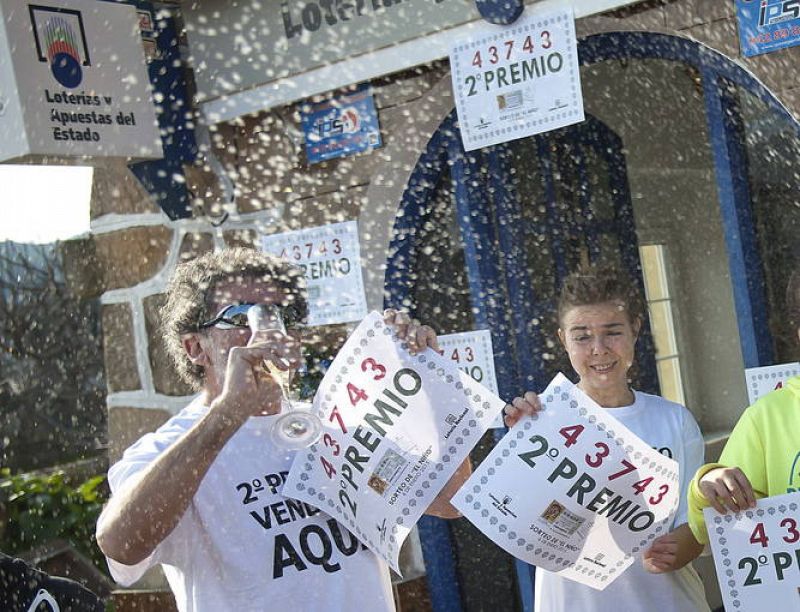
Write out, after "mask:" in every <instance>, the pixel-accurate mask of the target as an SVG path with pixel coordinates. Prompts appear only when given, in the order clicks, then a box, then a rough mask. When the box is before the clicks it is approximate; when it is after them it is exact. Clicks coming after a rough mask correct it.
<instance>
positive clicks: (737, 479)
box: [697, 467, 756, 514]
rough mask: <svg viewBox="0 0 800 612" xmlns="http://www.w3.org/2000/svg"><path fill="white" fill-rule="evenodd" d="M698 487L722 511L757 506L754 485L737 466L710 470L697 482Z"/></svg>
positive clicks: (724, 512)
mask: <svg viewBox="0 0 800 612" xmlns="http://www.w3.org/2000/svg"><path fill="white" fill-rule="evenodd" d="M697 488H699V489H700V492H701V493H702V494H703V496H704V497H705V498H706V499H707V500H708V502H709V503H710V504H711V505H712V506H713V507H714V509H715V510H716V511H717V512H719V513H721V514H727V512H728V510H733V511H734V512H740V511H742V510H746V509H747V508H755V507H756V494H755V492H754V491H753V485H751V484H750V480H749V479H748V478H747V476H745V474H744V472H742V470H740V469H739V468H737V467H719V468H714V469H713V470H709V471H708V472H706V473H705V474H703V477H702V478H700V480H699V481H698V483H697Z"/></svg>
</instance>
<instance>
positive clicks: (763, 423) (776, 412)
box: [688, 270, 800, 543]
mask: <svg viewBox="0 0 800 612" xmlns="http://www.w3.org/2000/svg"><path fill="white" fill-rule="evenodd" d="M786 297H787V305H788V309H789V314H790V317H791V319H792V324H793V328H794V329H795V330H797V334H798V338H800V270H797V271H795V272H794V274H793V275H792V277H791V279H790V280H789V285H788V287H787V290H786ZM797 492H800V376H797V377H794V378H791V379H790V380H789V381H788V382H787V383H786V385H784V386H783V388H781V389H777V390H776V391H773V392H771V393H768V394H767V395H765V396H764V397H762V398H761V399H759V400H758V401H757V402H756V403H755V404H753V405H752V406H750V407H749V408H747V410H745V412H744V414H743V415H742V417H741V418H740V419H739V422H738V423H737V424H736V427H735V428H734V429H733V432H732V433H731V436H730V438H729V439H728V442H727V443H726V444H725V448H724V449H723V451H722V455H721V456H720V458H719V463H709V464H706V465H704V466H703V467H701V468H700V469H699V470H698V471H697V474H696V475H695V477H694V480H692V482H691V484H690V485H689V492H688V502H689V527H690V528H691V530H692V533H693V534H694V536H695V538H697V540H698V541H699V542H701V543H707V542H708V533H707V532H706V525H705V520H704V518H703V508H706V507H708V506H713V507H714V508H715V509H716V510H717V511H718V512H721V513H723V514H725V513H727V512H728V511H729V510H732V511H734V512H739V511H740V510H744V509H746V508H752V507H754V506H755V503H756V499H758V498H762V497H772V496H775V495H783V494H785V493H797Z"/></svg>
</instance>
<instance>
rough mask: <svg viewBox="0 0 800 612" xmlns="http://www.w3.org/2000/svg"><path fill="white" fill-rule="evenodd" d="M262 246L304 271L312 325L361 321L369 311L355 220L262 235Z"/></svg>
mask: <svg viewBox="0 0 800 612" xmlns="http://www.w3.org/2000/svg"><path fill="white" fill-rule="evenodd" d="M261 247H262V249H263V250H264V251H266V252H267V253H271V254H273V255H277V256H278V257H282V258H284V259H286V260H287V261H289V262H291V263H293V264H295V265H296V266H298V267H299V268H300V269H302V270H303V274H304V275H305V277H306V285H307V287H308V324H309V325H311V326H314V325H329V324H333V323H346V322H348V321H358V320H360V319H361V318H363V317H364V315H366V314H367V299H366V296H365V294H364V279H363V277H362V275H361V245H360V243H359V241H358V224H357V223H356V222H355V221H343V222H342V223H332V224H330V225H323V226H320V227H310V228H306V229H302V230H297V231H293V232H285V233H282V234H270V235H267V236H262V237H261Z"/></svg>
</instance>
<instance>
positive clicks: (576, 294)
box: [505, 268, 709, 612]
mask: <svg viewBox="0 0 800 612" xmlns="http://www.w3.org/2000/svg"><path fill="white" fill-rule="evenodd" d="M642 317H643V306H642V299H641V296H640V295H639V294H638V292H637V291H636V290H635V289H634V287H633V284H632V283H631V282H630V280H629V279H628V278H626V277H625V276H623V275H621V274H620V273H618V272H617V271H615V270H613V269H610V268H588V269H585V270H583V271H580V272H577V273H574V274H572V275H570V276H569V277H567V279H566V280H565V282H564V285H563V287H562V289H561V295H560V297H559V304H558V323H559V330H558V339H559V340H560V342H561V345H562V346H563V347H564V349H565V350H566V352H567V355H568V356H569V360H570V363H571V364H572V367H573V368H574V370H575V372H576V373H577V374H578V377H579V379H580V380H579V382H578V387H579V388H580V389H581V390H582V391H583V392H584V393H586V394H587V395H588V396H589V397H591V398H592V399H593V400H594V401H595V402H596V403H598V404H599V405H600V406H602V407H603V408H606V409H608V410H609V411H610V412H611V414H612V415H613V416H614V417H615V418H616V419H617V420H619V421H620V422H621V423H622V424H623V425H625V426H626V427H627V428H628V429H630V430H631V431H632V432H633V433H635V434H636V435H637V436H639V437H640V438H641V439H642V440H644V441H645V442H647V443H648V444H649V445H651V446H652V447H653V448H656V449H658V450H659V451H660V452H662V453H664V454H666V455H668V456H670V457H672V458H673V459H675V460H676V461H677V462H678V464H679V466H680V478H681V500H682V501H681V504H680V506H679V508H678V513H677V515H676V517H675V522H674V524H673V526H672V531H671V532H670V533H668V534H666V535H664V536H661V537H660V538H658V539H656V540H655V541H654V542H653V545H652V546H651V547H650V548H649V549H648V550H647V551H646V552H645V553H644V555H643V557H642V562H641V563H635V564H633V565H632V566H631V567H630V568H628V569H627V570H626V571H625V573H623V574H622V575H621V576H620V577H619V578H617V579H616V580H615V581H614V582H612V583H611V584H610V585H609V586H608V587H607V588H606V589H605V590H603V591H597V590H594V589H592V588H590V587H587V586H584V585H581V584H579V583H577V582H574V581H571V580H567V579H564V578H561V577H559V576H558V574H555V573H552V572H548V571H546V570H542V569H537V571H536V596H535V602H536V603H535V606H536V611H537V612H557V611H569V610H580V611H581V612H591V611H593V610H597V611H598V612H606V611H608V610H615V611H616V612H623V611H628V610H630V611H631V612H633V611H641V610H659V611H664V612H667V611H674V612H695V611H697V610H703V611H707V610H708V609H709V608H708V604H707V603H706V601H705V593H704V590H703V585H702V582H701V581H700V578H699V576H698V575H697V573H696V572H695V571H694V568H693V567H692V566H691V564H690V563H689V562H690V561H691V560H693V559H694V558H695V557H697V556H698V555H699V554H700V552H701V551H702V546H701V545H700V544H698V543H697V541H696V540H695V539H694V537H693V536H692V533H691V531H690V529H689V527H688V525H687V524H686V521H687V508H686V489H687V487H688V484H689V479H690V478H691V477H692V474H694V473H695V471H696V469H697V467H698V466H699V465H700V464H702V462H703V451H704V444H703V438H702V436H701V434H700V429H699V428H698V426H697V423H696V421H695V420H694V418H693V417H692V415H691V413H690V412H689V411H688V410H687V409H686V408H684V407H683V406H681V405H680V404H676V403H673V402H670V401H667V400H665V399H664V398H662V397H658V396H656V395H649V394H646V393H641V392H639V391H635V390H633V389H631V387H630V385H629V382H628V371H629V369H630V367H631V365H632V364H633V360H634V346H635V344H636V339H637V336H638V334H639V329H640V328H641V324H642ZM537 410H541V405H540V403H539V400H538V397H537V396H536V394H535V393H533V392H528V393H526V394H525V395H524V396H523V397H517V398H515V399H514V401H513V402H512V403H511V404H509V405H508V406H506V409H505V416H506V424H507V425H508V426H509V427H511V426H513V425H514V424H515V423H516V422H517V421H518V420H519V419H520V418H521V417H522V416H523V415H525V414H532V413H533V412H535V411H537Z"/></svg>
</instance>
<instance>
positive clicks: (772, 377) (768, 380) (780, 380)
mask: <svg viewBox="0 0 800 612" xmlns="http://www.w3.org/2000/svg"><path fill="white" fill-rule="evenodd" d="M744 375H745V378H746V379H747V400H748V401H749V402H750V404H751V405H752V404H754V403H755V402H756V400H757V399H759V398H760V397H761V396H763V395H766V394H767V393H770V392H771V391H775V390H776V389H780V388H782V387H783V385H785V384H786V381H787V380H789V379H790V378H792V377H793V376H800V363H796V362H795V363H784V364H780V365H772V366H763V367H760V368H747V369H746V370H745V371H744Z"/></svg>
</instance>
